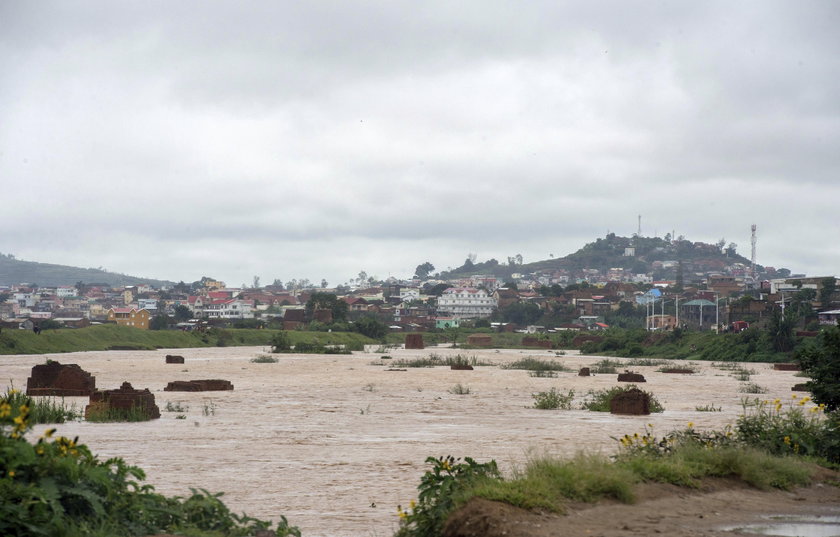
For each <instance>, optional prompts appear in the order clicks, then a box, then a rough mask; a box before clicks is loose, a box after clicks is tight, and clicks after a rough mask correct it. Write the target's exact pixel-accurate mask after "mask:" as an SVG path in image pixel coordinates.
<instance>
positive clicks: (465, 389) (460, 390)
mask: <svg viewBox="0 0 840 537" xmlns="http://www.w3.org/2000/svg"><path fill="white" fill-rule="evenodd" d="M449 393H451V394H454V395H469V394H470V387H469V386H464V385H463V384H461V383H460V382H459V383H458V384H456V385H455V386H452V387H451V388H449Z"/></svg>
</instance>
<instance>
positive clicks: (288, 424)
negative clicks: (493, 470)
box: [0, 347, 805, 537]
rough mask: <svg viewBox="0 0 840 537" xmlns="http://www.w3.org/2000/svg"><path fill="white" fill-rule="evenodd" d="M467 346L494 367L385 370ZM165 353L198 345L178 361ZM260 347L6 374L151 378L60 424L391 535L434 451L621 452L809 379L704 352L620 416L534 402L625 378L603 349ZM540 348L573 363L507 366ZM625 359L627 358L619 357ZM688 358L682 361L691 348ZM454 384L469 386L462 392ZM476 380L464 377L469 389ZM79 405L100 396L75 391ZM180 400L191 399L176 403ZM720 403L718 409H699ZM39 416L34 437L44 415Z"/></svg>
mask: <svg viewBox="0 0 840 537" xmlns="http://www.w3.org/2000/svg"><path fill="white" fill-rule="evenodd" d="M432 353H435V354H437V355H439V356H441V357H446V356H454V355H455V354H456V353H461V354H462V355H466V356H468V357H473V356H474V357H476V358H477V359H478V360H480V361H485V362H492V363H494V364H496V365H494V366H481V367H476V368H475V370H473V371H453V370H451V369H450V368H449V367H445V366H441V367H434V368H408V369H407V370H406V371H388V370H387V369H389V368H390V367H392V364H393V363H394V362H395V361H396V360H399V359H411V358H422V357H428V356H430V354H432ZM166 354H179V355H182V356H184V357H185V359H186V363H184V364H166V363H164V356H165V355H166ZM265 354H266V349H265V348H262V347H225V348H210V349H177V350H171V349H170V350H159V351H108V352H82V353H68V354H52V355H36V356H33V355H14V356H2V357H0V379H2V381H0V384H4V385H6V386H9V383H12V384H13V385H14V386H15V387H17V388H25V386H26V379H27V377H28V376H29V374H30V370H31V368H32V366H33V365H36V364H39V363H44V361H45V359H46V358H50V359H53V360H57V361H59V362H61V363H76V364H79V365H80V366H81V367H82V368H83V369H85V370H86V371H88V372H89V373H91V374H92V375H94V376H95V377H96V387H97V388H98V389H115V388H118V387H119V386H120V384H122V382H124V381H128V382H130V383H131V384H132V385H133V386H134V387H135V388H138V389H142V388H149V389H150V390H151V391H152V392H153V393H154V395H155V397H156V402H157V404H158V406H159V407H160V409H161V414H162V416H161V418H160V419H159V420H154V421H150V422H143V423H87V422H73V423H66V424H62V425H60V426H59V428H58V434H62V435H64V436H70V437H73V436H76V435H78V436H79V437H80V442H82V443H85V444H87V445H88V446H89V447H90V448H91V450H92V451H93V452H94V453H96V454H97V455H98V456H99V457H100V458H102V459H105V458H109V457H122V458H123V459H125V460H126V461H127V462H128V463H129V464H133V465H137V466H139V467H141V468H143V469H144V470H145V471H146V474H147V483H149V484H152V485H154V486H155V489H156V490H157V491H158V492H161V493H164V494H167V495H187V494H189V489H190V487H194V488H203V489H207V490H208V491H211V492H220V491H223V492H224V493H225V495H224V501H225V503H226V504H227V505H228V506H229V507H231V508H232V509H233V510H234V511H236V512H245V513H247V514H249V515H251V516H254V517H258V518H263V519H271V520H277V519H278V518H279V515H281V514H282V515H285V516H286V517H287V518H288V519H289V521H290V523H292V524H294V525H297V526H299V527H300V528H301V530H302V532H303V534H304V535H305V536H307V537H313V536H331V537H332V536H377V537H379V536H389V535H392V534H393V532H394V531H395V530H396V529H397V521H398V517H397V516H396V513H397V511H396V509H397V505H400V504H401V505H407V504H408V503H409V501H410V500H411V499H413V498H416V493H417V491H416V487H417V484H418V483H419V480H420V477H421V475H422V474H423V472H424V470H425V468H426V465H425V463H424V460H425V458H426V457H428V456H435V457H437V456H441V455H450V454H451V455H453V456H455V457H463V456H469V457H473V458H474V459H476V460H477V461H479V462H484V461H487V460H489V459H495V460H496V461H497V462H498V463H499V466H500V468H501V469H502V470H503V471H504V472H506V473H510V472H512V471H514V470H515V468H516V467H517V466H521V465H522V464H523V463H525V462H526V461H527V460H528V458H529V457H532V456H535V455H542V454H555V455H561V456H570V455H573V454H575V453H576V452H579V451H583V452H587V453H598V452H600V453H605V454H612V453H614V452H615V451H616V447H617V442H616V441H615V440H614V439H613V437H618V436H622V435H624V434H625V433H629V434H633V433H634V432H639V433H641V432H643V431H644V430H645V427H646V426H648V424H649V425H650V426H652V427H653V429H654V432H656V433H658V434H664V433H666V432H668V431H670V430H673V429H677V428H684V427H686V425H687V424H688V423H689V422H692V423H693V426H694V427H695V428H696V429H706V428H722V427H724V426H726V425H727V424H732V423H734V421H735V419H736V418H737V416H738V415H740V413H741V411H742V406H741V400H742V399H743V398H744V397H751V398H752V397H761V398H762V399H763V400H772V399H774V398H781V399H783V400H785V401H790V400H791V387H792V386H793V385H794V384H796V383H798V382H802V381H803V380H805V379H801V378H798V377H795V376H794V375H795V374H794V372H790V371H774V370H773V369H772V365H770V364H762V363H757V364H756V363H754V364H744V365H745V367H746V368H747V369H751V370H754V371H755V374H753V375H752V377H751V378H750V382H752V383H755V384H757V385H759V386H762V387H764V388H766V389H767V393H766V394H763V395H759V396H756V395H747V394H744V393H741V392H740V391H739V390H740V389H742V386H743V384H744V383H743V382H741V381H739V380H737V379H736V378H734V377H733V376H731V375H730V372H729V371H726V370H723V369H720V368H718V367H716V366H715V365H714V364H711V363H707V362H695V363H693V366H692V367H694V368H695V370H697V373H695V374H692V375H681V374H668V373H661V372H657V371H656V370H657V369H659V367H638V366H634V367H631V368H630V369H632V370H633V371H635V372H639V373H642V374H643V375H644V376H645V377H646V379H647V382H646V383H645V384H643V385H641V387H642V388H643V389H645V390H647V391H649V392H651V393H653V394H654V395H655V397H656V398H657V399H658V400H659V401H660V402H661V403H662V405H663V406H664V407H665V412H663V413H661V414H652V415H650V416H638V417H637V416H614V415H610V414H607V413H597V412H589V411H585V410H566V411H560V410H537V409H535V408H533V403H534V400H533V398H532V393H534V392H541V391H547V390H549V389H550V388H552V387H554V388H557V389H558V390H561V391H563V392H565V391H566V390H570V389H572V390H574V391H575V394H576V396H575V401H576V402H575V406H576V407H578V406H579V405H578V403H579V402H580V401H581V400H582V398H583V396H584V395H585V394H586V392H587V391H588V390H590V389H592V390H600V389H602V388H609V387H612V386H615V385H616V384H617V381H616V375H615V374H601V375H594V376H590V377H580V376H578V375H577V371H578V369H579V368H580V367H583V366H588V365H591V364H593V363H595V362H597V361H598V360H601V359H603V358H602V357H587V356H578V355H574V354H571V353H570V354H567V355H562V356H557V355H556V354H555V353H553V352H548V351H524V350H502V351H495V350H486V351H485V350H482V351H475V350H467V351H461V350H456V349H448V348H431V349H426V350H404V349H397V350H388V351H387V354H388V355H390V356H392V357H393V358H392V360H390V361H389V360H383V359H381V356H382V355H383V353H382V352H356V353H354V354H353V355H349V356H348V355H294V354H278V355H272V356H274V357H276V358H278V359H279V361H278V362H277V363H252V362H251V359H253V358H255V357H257V356H261V355H265ZM527 356H534V357H541V358H545V359H552V360H555V361H558V362H561V363H563V364H565V365H566V366H568V367H569V368H570V369H571V370H573V371H572V372H561V373H559V374H558V376H557V377H556V378H536V377H531V376H529V374H528V372H527V371H523V370H513V369H503V368H501V367H499V366H500V365H502V364H506V363H510V362H513V361H515V360H519V359H521V358H524V357H527ZM618 360H621V359H618ZM679 365H680V366H681V367H682V366H685V365H686V363H685V362H679ZM212 378H219V379H225V380H229V381H231V382H232V383H233V384H234V387H235V389H234V390H233V391H227V392H200V393H185V392H164V391H163V388H164V386H166V384H167V383H169V382H170V381H173V380H191V379H212ZM456 384H460V385H461V386H462V387H463V388H469V393H468V394H464V395H459V394H456V393H452V392H453V391H454V390H453V388H454V387H455V385H456ZM463 391H466V390H463ZM66 402H67V403H71V402H75V403H76V404H77V405H78V406H79V407H84V405H85V404H87V398H67V399H66ZM167 403H170V404H171V406H175V407H177V406H179V405H180V406H181V407H182V408H184V409H186V410H184V411H180V412H179V411H174V412H168V411H167V410H166V407H167ZM698 407H713V408H715V409H718V408H719V409H720V411H715V412H709V411H700V410H698ZM45 428H46V427H45V426H38V427H37V428H36V430H35V431H34V432H33V436H35V437H37V436H38V435H40V433H41V432H42V431H43V429H45Z"/></svg>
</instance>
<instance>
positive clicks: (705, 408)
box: [694, 405, 722, 412]
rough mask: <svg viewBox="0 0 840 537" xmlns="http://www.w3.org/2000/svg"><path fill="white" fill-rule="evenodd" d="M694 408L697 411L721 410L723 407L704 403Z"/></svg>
mask: <svg viewBox="0 0 840 537" xmlns="http://www.w3.org/2000/svg"><path fill="white" fill-rule="evenodd" d="M694 410H696V411H697V412H720V411H721V410H722V407H719V406H715V405H702V406H696V407H694Z"/></svg>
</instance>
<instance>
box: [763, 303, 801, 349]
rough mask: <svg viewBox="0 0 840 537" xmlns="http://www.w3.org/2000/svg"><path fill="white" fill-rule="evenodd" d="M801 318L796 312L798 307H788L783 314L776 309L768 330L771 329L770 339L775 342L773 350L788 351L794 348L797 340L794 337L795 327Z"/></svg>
mask: <svg viewBox="0 0 840 537" xmlns="http://www.w3.org/2000/svg"><path fill="white" fill-rule="evenodd" d="M798 320H799V318H798V315H797V313H796V308H792V307H791V308H787V309H786V310H785V313H784V314H782V313H781V312H780V311H779V310H774V311H773V315H772V316H771V317H770V324H769V325H768V330H769V331H770V339H771V341H772V342H773V350H775V351H776V352H788V351H791V350H793V347H794V345H795V344H796V341H795V340H794V337H793V327H794V326H796V322H797V321H798Z"/></svg>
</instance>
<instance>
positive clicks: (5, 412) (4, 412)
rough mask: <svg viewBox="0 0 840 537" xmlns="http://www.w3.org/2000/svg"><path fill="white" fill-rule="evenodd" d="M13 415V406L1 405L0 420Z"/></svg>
mask: <svg viewBox="0 0 840 537" xmlns="http://www.w3.org/2000/svg"><path fill="white" fill-rule="evenodd" d="M11 413H12V405H10V404H9V403H0V418H5V417H6V416H8V415H10V414H11Z"/></svg>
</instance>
